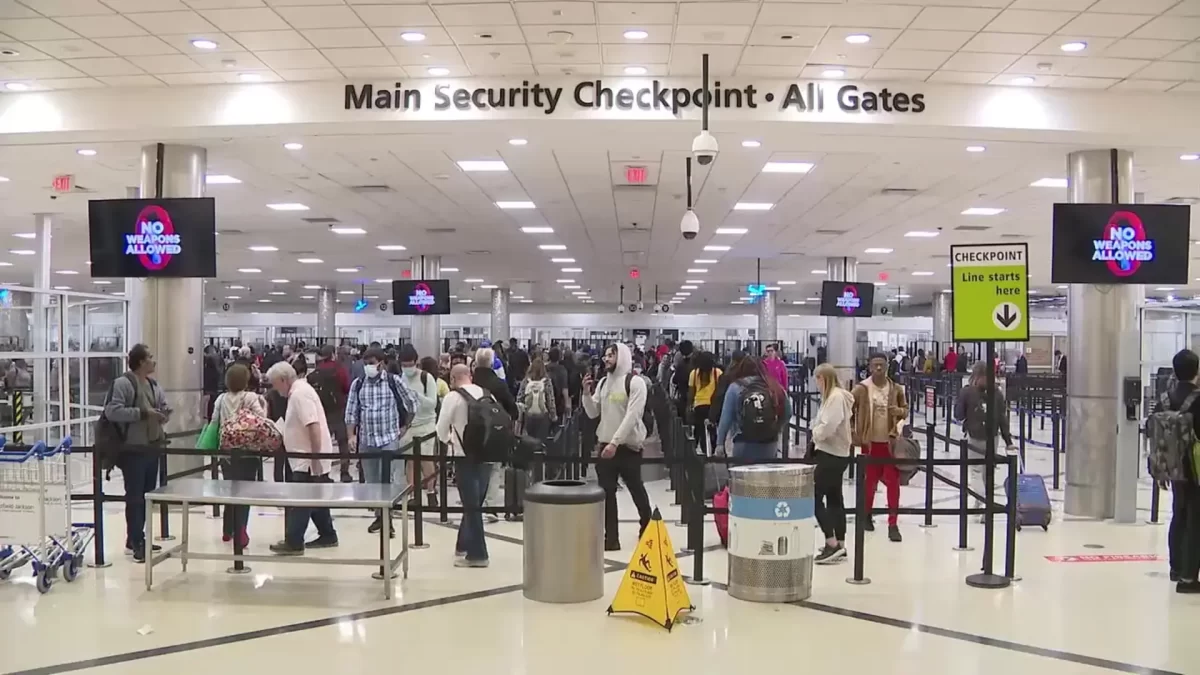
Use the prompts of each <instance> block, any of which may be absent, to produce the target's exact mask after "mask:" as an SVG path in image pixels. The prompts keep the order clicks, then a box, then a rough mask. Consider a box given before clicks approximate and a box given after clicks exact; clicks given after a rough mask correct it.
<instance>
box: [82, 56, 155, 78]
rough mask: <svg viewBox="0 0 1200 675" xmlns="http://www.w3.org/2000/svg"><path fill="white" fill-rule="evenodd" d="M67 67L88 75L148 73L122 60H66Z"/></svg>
mask: <svg viewBox="0 0 1200 675" xmlns="http://www.w3.org/2000/svg"><path fill="white" fill-rule="evenodd" d="M65 62H66V64H67V65H69V66H71V67H72V68H77V69H79V70H81V71H83V72H85V73H87V74H88V75H141V74H142V73H144V72H146V71H144V70H142V69H141V68H138V67H137V66H135V65H133V64H132V63H130V62H129V61H126V60H125V59H122V58H115V57H113V58H100V59H65Z"/></svg>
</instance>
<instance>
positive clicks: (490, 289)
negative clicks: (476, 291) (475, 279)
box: [480, 284, 500, 291]
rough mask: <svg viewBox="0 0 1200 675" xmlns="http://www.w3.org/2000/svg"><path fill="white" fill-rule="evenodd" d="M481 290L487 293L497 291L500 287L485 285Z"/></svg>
mask: <svg viewBox="0 0 1200 675" xmlns="http://www.w3.org/2000/svg"><path fill="white" fill-rule="evenodd" d="M480 288H482V289H484V290H487V291H492V290H495V289H497V288H500V287H499V286H497V285H496V284H484V285H482V286H480Z"/></svg>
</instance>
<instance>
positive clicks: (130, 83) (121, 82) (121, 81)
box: [96, 75, 166, 87]
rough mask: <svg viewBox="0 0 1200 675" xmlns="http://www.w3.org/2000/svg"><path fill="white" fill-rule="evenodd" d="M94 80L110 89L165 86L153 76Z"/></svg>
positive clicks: (115, 76) (118, 76) (123, 76)
mask: <svg viewBox="0 0 1200 675" xmlns="http://www.w3.org/2000/svg"><path fill="white" fill-rule="evenodd" d="M96 79H98V80H100V81H101V82H103V83H104V84H107V85H108V86H110V87H161V86H163V85H164V84H166V83H165V82H163V81H162V80H160V79H158V78H157V77H154V76H153V75H114V76H100V77H98V78H96Z"/></svg>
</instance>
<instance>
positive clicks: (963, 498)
mask: <svg viewBox="0 0 1200 675" xmlns="http://www.w3.org/2000/svg"><path fill="white" fill-rule="evenodd" d="M958 448H959V454H958V460H959V461H958V546H955V547H954V550H955V551H974V550H975V549H973V548H971V546H970V545H969V544H968V543H967V518H968V516H967V503H968V502H967V483H968V482H969V481H970V475H969V474H968V471H967V437H966V436H963V437H962V438H961V439H959V441H958Z"/></svg>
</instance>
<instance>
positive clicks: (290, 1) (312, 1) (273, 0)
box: [192, 0, 388, 7]
mask: <svg viewBox="0 0 1200 675" xmlns="http://www.w3.org/2000/svg"><path fill="white" fill-rule="evenodd" d="M219 1H222V2H228V0H219ZM192 2H195V0H192ZM241 2H258V3H259V4H261V3H263V2H265V3H266V4H267V5H269V6H271V7H296V6H298V5H342V4H351V5H353V4H356V3H353V2H350V3H347V2H346V0H241ZM387 2H388V0H382V2H380V1H379V0H376V1H375V2H365V3H357V4H368V5H369V4H387Z"/></svg>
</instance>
